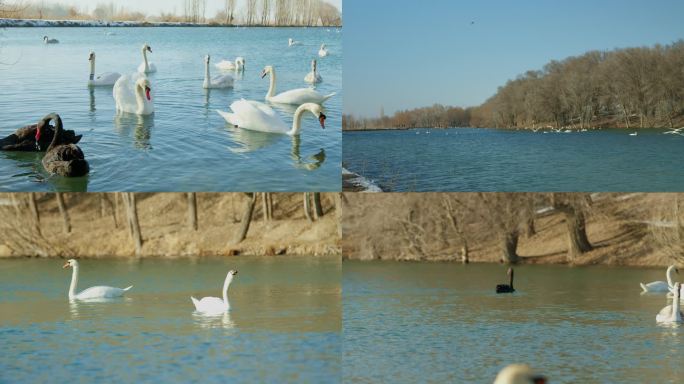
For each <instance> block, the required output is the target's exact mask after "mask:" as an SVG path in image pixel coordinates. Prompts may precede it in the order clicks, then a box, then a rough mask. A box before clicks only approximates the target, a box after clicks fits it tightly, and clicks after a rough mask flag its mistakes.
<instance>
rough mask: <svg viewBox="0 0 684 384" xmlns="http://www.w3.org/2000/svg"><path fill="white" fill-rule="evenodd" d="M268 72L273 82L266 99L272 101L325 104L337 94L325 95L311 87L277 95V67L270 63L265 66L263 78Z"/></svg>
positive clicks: (262, 73) (295, 103)
mask: <svg viewBox="0 0 684 384" xmlns="http://www.w3.org/2000/svg"><path fill="white" fill-rule="evenodd" d="M268 74H270V75H271V78H270V81H271V84H270V85H269V87H268V93H267V94H266V101H270V102H272V103H280V104H292V105H302V104H306V103H316V104H323V103H325V101H326V100H328V99H329V98H331V97H333V96H335V93H331V94H329V95H326V96H324V95H322V94H320V93H319V92H316V91H314V90H313V89H311V88H298V89H292V90H289V91H285V92H283V93H281V94H278V95H276V94H275V93H276V72H275V69H274V68H273V67H272V66H270V65H269V66H267V67H266V68H264V71H263V72H261V78H262V79H263V78H264V77H266V75H268Z"/></svg>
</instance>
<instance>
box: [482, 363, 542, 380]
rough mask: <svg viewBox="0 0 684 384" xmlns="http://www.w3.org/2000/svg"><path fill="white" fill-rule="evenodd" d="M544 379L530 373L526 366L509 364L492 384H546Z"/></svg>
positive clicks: (530, 369)
mask: <svg viewBox="0 0 684 384" xmlns="http://www.w3.org/2000/svg"><path fill="white" fill-rule="evenodd" d="M546 383H547V379H546V377H544V376H542V375H539V374H537V373H535V372H534V371H532V368H530V367H529V366H528V365H524V364H511V365H509V366H507V367H506V368H504V369H502V370H501V372H499V374H498V375H497V376H496V380H494V384H546Z"/></svg>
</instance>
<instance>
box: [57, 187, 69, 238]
mask: <svg viewBox="0 0 684 384" xmlns="http://www.w3.org/2000/svg"><path fill="white" fill-rule="evenodd" d="M55 197H56V198H57V206H58V207H59V213H61V214H62V228H63V229H64V233H70V232H71V220H69V212H67V208H66V204H64V196H62V194H61V193H60V192H56V193H55Z"/></svg>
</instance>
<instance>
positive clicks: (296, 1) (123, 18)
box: [0, 0, 342, 27]
mask: <svg viewBox="0 0 684 384" xmlns="http://www.w3.org/2000/svg"><path fill="white" fill-rule="evenodd" d="M2 19H4V20H2ZM34 26H38V27H91V26H109V27H117V26H119V27H121V26H142V27H145V26H249V27H316V26H324V27H341V26H342V14H341V12H340V10H339V9H337V8H336V7H335V6H333V5H331V4H329V3H327V2H326V1H324V0H245V1H243V2H240V1H238V0H226V1H225V2H224V7H223V9H221V10H219V11H217V12H216V14H214V15H208V14H207V0H184V2H183V9H182V10H181V12H180V13H170V12H161V13H160V14H159V15H158V16H150V15H146V14H144V13H142V12H138V11H131V10H129V9H127V8H125V7H123V6H121V5H117V4H116V2H109V3H98V4H96V5H95V6H94V7H93V8H92V10H91V9H90V8H83V7H76V6H72V5H66V4H61V3H57V4H46V3H45V2H41V1H26V0H14V1H10V0H0V27H34Z"/></svg>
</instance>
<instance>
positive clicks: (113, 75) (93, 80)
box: [88, 51, 121, 87]
mask: <svg viewBox="0 0 684 384" xmlns="http://www.w3.org/2000/svg"><path fill="white" fill-rule="evenodd" d="M88 61H90V76H89V77H88V85H89V86H92V87H97V86H108V85H114V83H116V81H117V80H119V77H121V74H120V73H118V72H105V73H102V74H100V75H99V76H97V77H95V52H92V51H91V52H90V56H88Z"/></svg>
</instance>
